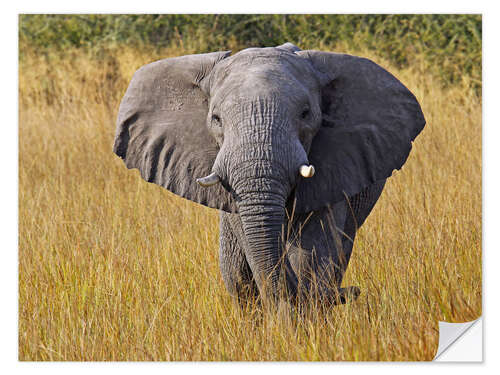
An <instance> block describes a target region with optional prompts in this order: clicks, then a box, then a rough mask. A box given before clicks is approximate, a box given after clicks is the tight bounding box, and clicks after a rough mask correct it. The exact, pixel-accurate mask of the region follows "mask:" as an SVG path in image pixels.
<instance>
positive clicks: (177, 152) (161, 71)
mask: <svg viewBox="0 0 500 375" xmlns="http://www.w3.org/2000/svg"><path fill="white" fill-rule="evenodd" d="M229 54H230V52H229V51H228V52H213V53H205V54H198V55H187V56H181V57H173V58H168V59H164V60H160V61H156V62H153V63H151V64H148V65H145V66H143V67H142V68H140V69H139V70H138V71H137V72H136V73H135V74H134V77H133V78H132V81H131V82H130V85H129V87H128V89H127V92H126V93H125V96H124V97H123V99H122V102H121V104H120V109H119V111H118V120H117V126H116V136H115V143H114V147H113V150H114V152H115V153H116V154H117V155H118V156H119V157H120V158H122V159H123V160H124V162H125V164H126V166H127V167H128V168H137V169H139V171H140V173H141V176H142V178H144V179H145V180H146V181H148V182H153V183H155V184H158V185H160V186H163V187H164V188H166V189H168V190H170V191H171V192H173V193H175V194H178V195H180V196H181V197H184V198H187V199H190V200H192V201H194V202H197V203H201V204H203V205H205V206H208V207H212V208H218V209H221V210H225V211H228V212H232V211H235V210H236V206H235V203H234V199H233V198H232V196H231V195H230V193H229V192H227V191H226V190H225V189H224V188H223V187H222V185H220V184H218V185H216V186H212V187H210V188H203V187H201V186H200V185H198V184H197V183H196V178H198V177H204V176H206V175H208V174H210V173H211V169H212V166H213V163H214V160H215V158H216V156H217V153H218V151H219V147H218V145H217V143H216V142H215V139H214V138H213V137H212V135H211V134H210V133H209V131H208V128H207V126H206V120H207V114H208V97H207V95H206V94H205V92H203V91H202V89H201V86H203V85H204V83H205V82H206V80H207V79H208V78H209V77H210V73H211V71H212V70H213V68H214V67H215V65H216V64H218V63H219V62H220V61H221V60H223V59H225V58H226V57H227V56H229Z"/></svg>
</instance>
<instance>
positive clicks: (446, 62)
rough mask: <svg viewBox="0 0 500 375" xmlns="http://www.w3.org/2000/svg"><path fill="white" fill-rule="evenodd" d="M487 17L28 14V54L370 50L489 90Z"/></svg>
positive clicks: (23, 32)
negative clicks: (484, 63)
mask: <svg viewBox="0 0 500 375" xmlns="http://www.w3.org/2000/svg"><path fill="white" fill-rule="evenodd" d="M481 39H482V18H481V15H446V14H434V15H411V14H406V15H382V14H379V15H349V14H329V15H306V14H302V15H286V14H279V15H273V14H266V15H262V14H251V15H245V14H236V15H228V14H222V15H215V14H208V15H183V14H168V15H155V14H149V15H20V17H19V40H20V49H21V53H20V58H21V59H22V56H23V49H25V48H29V47H35V48H36V49H37V50H41V51H45V52H46V51H58V52H59V53H64V51H65V50H66V49H67V48H69V47H76V48H86V49H89V50H91V51H92V50H96V49H97V50H99V49H102V48H113V47H119V46H120V45H122V44H127V45H129V46H134V47H137V48H153V49H158V48H165V47H181V48H182V49H184V50H187V51H190V52H192V53H202V52H209V51H213V50H221V49H233V50H238V49H241V48H246V47H250V46H252V47H264V46H275V45H278V44H282V43H284V42H287V41H290V42H292V43H295V44H297V45H298V46H300V47H301V48H304V49H313V48H316V49H330V50H333V49H335V48H336V47H338V46H339V45H341V46H344V47H346V48H348V49H350V50H359V49H369V50H371V51H374V52H375V53H376V54H377V55H379V56H380V57H382V58H384V59H388V60H390V61H391V62H392V63H394V64H396V65H397V66H398V67H405V66H407V65H408V63H409V62H410V60H412V59H414V58H415V57H416V56H424V57H425V59H426V63H427V64H428V65H429V67H430V69H431V70H432V71H433V72H435V73H436V74H437V75H439V77H440V79H441V81H442V83H443V84H445V85H448V84H455V83H458V82H461V81H462V80H464V79H467V80H468V81H470V83H471V84H472V85H473V86H474V87H475V88H480V87H481V59H482V54H481V49H482V42H481Z"/></svg>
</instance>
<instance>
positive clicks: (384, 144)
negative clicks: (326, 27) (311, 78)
mask: <svg viewBox="0 0 500 375" xmlns="http://www.w3.org/2000/svg"><path fill="white" fill-rule="evenodd" d="M295 53H296V54H297V55H299V56H301V57H303V58H305V59H307V60H309V62H310V63H311V64H312V66H313V67H314V69H315V70H316V72H317V74H318V80H319V82H320V84H321V87H322V88H321V91H322V92H321V96H322V98H321V99H322V103H321V107H322V108H321V109H322V112H323V124H322V126H321V128H320V129H319V131H318V133H317V135H316V136H315V138H314V140H313V142H312V145H311V150H310V152H309V162H310V163H311V164H313V165H314V166H315V167H316V174H315V175H314V177H313V178H310V179H304V180H303V181H302V182H301V184H300V186H299V187H297V191H296V199H297V206H296V212H309V211H312V210H317V209H319V208H321V207H324V206H327V205H331V204H334V203H336V202H339V201H341V200H343V199H345V196H346V195H347V196H349V197H351V196H353V195H355V194H358V193H359V192H361V191H362V190H363V189H365V188H366V187H368V186H370V185H372V184H374V183H376V182H377V181H381V180H385V179H386V178H388V177H389V176H391V174H392V172H393V170H395V169H400V168H401V167H402V166H403V164H404V163H405V161H406V159H407V157H408V155H409V153H410V150H411V147H412V141H413V140H414V139H415V137H416V136H417V135H418V134H419V133H420V131H422V129H423V127H424V125H425V118H424V115H423V113H422V110H421V108H420V105H419V103H418V102H417V99H416V98H415V96H414V95H413V94H412V93H411V92H410V91H409V90H408V89H407V88H406V87H405V86H404V85H403V84H402V83H401V82H400V81H399V80H398V79H397V78H396V77H394V76H393V75H392V74H390V73H389V72H388V71H387V70H385V69H383V68H382V67H381V66H379V65H377V64H375V63H374V62H373V61H370V60H368V59H365V58H361V57H357V56H351V55H346V54H338V53H331V52H321V51H297V52H295Z"/></svg>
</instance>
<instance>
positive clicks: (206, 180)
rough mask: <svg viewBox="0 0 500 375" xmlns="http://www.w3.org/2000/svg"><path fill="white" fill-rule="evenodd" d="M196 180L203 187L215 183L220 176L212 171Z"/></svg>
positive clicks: (218, 180)
mask: <svg viewBox="0 0 500 375" xmlns="http://www.w3.org/2000/svg"><path fill="white" fill-rule="evenodd" d="M196 182H197V183H199V184H200V185H201V186H203V187H208V186H212V185H215V184H217V183H218V182H220V177H219V176H217V174H216V173H215V172H213V173H210V174H209V175H208V176H206V177H201V178H197V179H196Z"/></svg>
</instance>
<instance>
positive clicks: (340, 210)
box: [287, 201, 359, 303]
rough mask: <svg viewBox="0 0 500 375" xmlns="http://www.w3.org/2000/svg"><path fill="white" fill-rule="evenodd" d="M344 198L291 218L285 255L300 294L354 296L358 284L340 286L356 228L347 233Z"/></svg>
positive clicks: (333, 298)
mask: <svg viewBox="0 0 500 375" xmlns="http://www.w3.org/2000/svg"><path fill="white" fill-rule="evenodd" d="M347 212H348V203H347V201H343V202H339V203H337V204H336V205H334V206H333V207H331V208H324V209H322V210H318V211H317V212H314V213H313V214H308V215H305V214H304V215H298V216H296V217H295V218H294V219H293V220H292V224H291V228H289V231H288V232H289V238H288V241H287V255H288V258H289V260H290V263H291V265H292V268H293V269H294V271H295V273H296V274H297V277H298V279H299V285H300V289H301V291H302V294H305V295H306V296H317V297H320V298H321V299H323V300H326V301H328V302H333V303H345V302H346V300H347V299H349V298H353V299H355V298H357V296H358V295H359V288H357V287H348V288H341V287H340V286H341V284H342V279H343V275H344V273H345V271H346V269H347V265H348V264H349V259H350V257H351V252H352V245H353V241H354V236H355V231H352V232H349V233H346V232H345V229H346V228H345V223H346V216H347Z"/></svg>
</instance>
